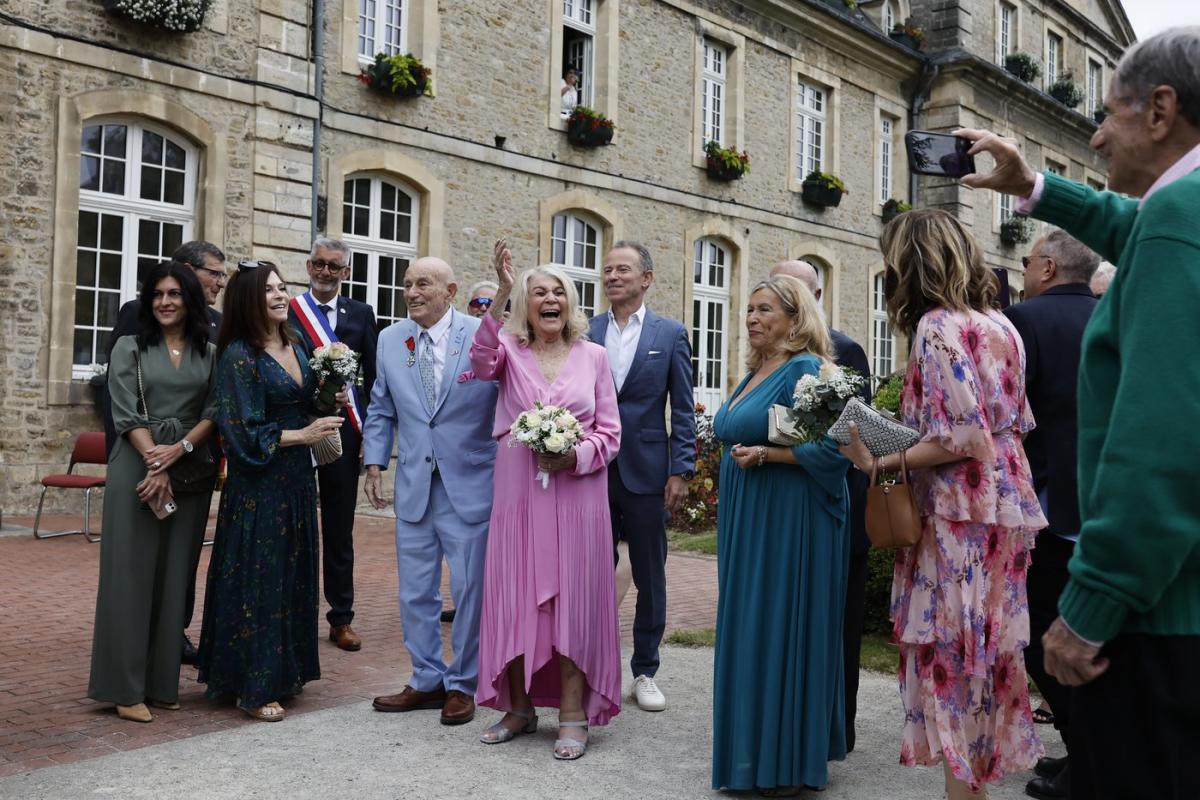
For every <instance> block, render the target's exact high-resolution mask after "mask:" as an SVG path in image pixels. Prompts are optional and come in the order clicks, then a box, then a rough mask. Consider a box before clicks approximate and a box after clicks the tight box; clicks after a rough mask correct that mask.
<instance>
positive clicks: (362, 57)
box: [356, 0, 410, 63]
mask: <svg viewBox="0 0 1200 800" xmlns="http://www.w3.org/2000/svg"><path fill="white" fill-rule="evenodd" d="M409 4H410V0H358V32H357V34H356V37H357V42H358V60H359V61H361V62H363V63H370V62H373V61H374V60H375V55H376V54H377V53H381V52H382V53H383V54H384V55H386V56H390V55H395V54H396V53H407V52H408V50H407V44H408V12H409ZM393 13H395V14H397V15H398V16H399V23H398V25H397V24H396V20H395V18H394V17H393V16H392V14H393ZM368 26H369V30H370V33H368V32H367V30H368ZM392 31H394V32H395V35H394V36H389V35H387V34H388V33H389V32H392Z"/></svg>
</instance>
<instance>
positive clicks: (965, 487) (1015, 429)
mask: <svg viewBox="0 0 1200 800" xmlns="http://www.w3.org/2000/svg"><path fill="white" fill-rule="evenodd" d="M900 413H901V416H902V417H903V419H904V421H905V422H906V423H907V424H909V425H911V426H913V427H916V428H919V429H920V431H921V439H922V441H927V442H934V443H936V444H939V445H941V446H942V447H944V448H945V449H947V450H949V451H951V452H953V453H957V454H959V455H961V456H964V459H963V460H961V461H956V462H954V463H950V464H944V465H942V466H940V467H934V468H931V469H925V470H918V471H915V472H914V473H913V476H912V480H913V491H914V493H915V495H916V497H917V504H918V506H919V507H920V510H921V517H922V521H923V527H924V532H923V535H922V537H921V541H920V542H919V543H918V544H917V545H915V546H914V547H910V548H902V549H900V550H897V551H896V566H895V574H894V578H893V583H892V608H891V611H892V621H893V626H894V627H893V635H894V636H895V640H896V642H897V643H898V644H899V646H900V670H899V676H900V694H901V697H902V699H903V702H904V710H905V719H904V734H903V740H902V743H901V747H900V763H901V764H904V765H906V766H913V765H916V764H936V763H937V762H938V761H940V760H941V759H942V758H943V757H944V758H946V759H948V760H949V762H950V766H951V769H952V770H953V773H954V775H955V777H957V778H959V779H960V780H963V781H965V782H967V783H968V784H969V785H970V786H971V788H972V789H974V790H977V789H979V788H980V787H981V786H983V784H985V783H989V782H992V781H997V780H999V779H1000V778H1002V777H1003V776H1004V775H1006V774H1008V773H1011V772H1018V771H1022V770H1026V769H1029V768H1031V767H1032V766H1033V765H1034V764H1035V763H1036V761H1037V759H1038V758H1039V757H1040V756H1041V755H1042V754H1043V750H1042V745H1041V742H1040V741H1039V739H1038V737H1037V734H1036V733H1035V731H1034V726H1033V719H1032V715H1031V710H1030V707H1029V689H1028V683H1027V680H1026V673H1025V661H1024V657H1023V656H1022V650H1023V649H1024V647H1025V645H1026V644H1028V641H1029V606H1028V602H1027V601H1026V597H1025V575H1026V571H1027V568H1028V565H1029V552H1030V550H1031V549H1032V548H1033V542H1034V536H1035V534H1036V532H1037V531H1038V530H1039V529H1041V528H1044V527H1045V526H1046V524H1047V523H1046V519H1045V517H1043V515H1042V511H1041V508H1040V507H1039V506H1038V501H1037V496H1036V494H1035V493H1034V490H1033V480H1032V477H1031V474H1030V469H1029V462H1028V460H1027V459H1026V457H1025V450H1024V448H1023V446H1022V444H1021V434H1023V433H1026V432H1028V431H1030V430H1032V429H1033V426H1034V421H1033V416H1032V413H1031V412H1030V409H1029V403H1028V402H1027V400H1026V397H1025V351H1024V347H1023V345H1022V344H1021V339H1020V336H1019V335H1018V334H1017V333H1016V330H1015V329H1014V328H1013V327H1012V324H1011V323H1010V322H1009V321H1008V320H1007V319H1006V318H1005V317H1004V316H1003V315H1002V314H1000V313H999V312H996V311H988V312H986V313H983V312H977V311H970V312H961V311H950V310H947V309H935V310H932V311H930V312H929V313H927V314H926V315H925V316H924V317H922V318H921V322H920V324H919V325H918V326H917V330H916V334H915V335H914V338H913V343H912V354H911V356H910V358H909V362H908V370H907V374H906V377H905V382H904V390H903V394H902V396H901V404H900Z"/></svg>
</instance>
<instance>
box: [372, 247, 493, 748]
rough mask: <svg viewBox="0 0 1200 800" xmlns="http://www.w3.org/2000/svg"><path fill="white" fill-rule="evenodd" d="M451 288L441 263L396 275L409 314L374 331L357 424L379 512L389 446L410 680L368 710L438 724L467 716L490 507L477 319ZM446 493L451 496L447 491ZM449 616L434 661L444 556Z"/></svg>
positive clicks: (487, 419)
mask: <svg viewBox="0 0 1200 800" xmlns="http://www.w3.org/2000/svg"><path fill="white" fill-rule="evenodd" d="M457 291H458V284H456V283H455V282H454V271H453V270H452V269H451V268H450V265H449V264H447V263H446V262H445V261H442V260H441V259H440V258H433V257H429V256H427V257H424V258H419V259H417V260H416V261H414V262H413V263H412V264H410V265H409V267H408V269H407V270H406V271H405V273H404V300H405V302H406V303H407V305H408V317H409V318H408V319H406V320H402V321H400V322H396V323H394V324H392V325H390V326H388V327H387V328H385V329H384V330H383V332H382V333H381V334H380V335H379V357H378V359H377V360H376V364H377V366H378V370H379V374H378V377H377V378H376V380H375V388H374V390H373V391H372V392H371V405H370V407H369V410H368V413H367V424H366V427H365V428H364V430H363V453H364V457H363V460H364V463H365V464H366V466H367V479H366V487H365V488H366V493H367V498H368V499H369V500H370V501H371V504H372V505H374V506H375V508H378V509H383V508H386V507H387V501H386V500H385V499H384V497H383V494H382V476H381V474H380V471H381V470H383V469H386V468H387V466H388V464H389V462H390V461H391V455H392V445H393V443H394V442H395V441H396V435H397V434H399V442H400V444H399V447H398V448H397V452H396V480H395V509H396V565H397V568H398V571H399V575H400V622H401V624H402V625H403V627H404V644H405V646H406V647H407V648H408V652H409V655H410V656H411V658H412V665H413V672H412V678H411V679H410V680H409V682H408V684H407V685H406V686H405V687H404V690H403V691H402V692H400V693H399V694H393V695H385V696H382V697H376V698H375V703H374V706H375V709H376V710H377V711H413V710H416V709H433V708H440V709H441V710H442V724H443V725H461V724H462V723H465V722H470V721H471V720H472V719H474V717H475V699H474V698H475V685H476V683H477V681H478V678H479V609H480V605H481V603H482V601H483V559H484V553H485V550H486V545H487V530H488V518H489V517H490V516H491V513H492V467H493V465H494V463H495V460H496V441H495V439H493V438H492V421H493V420H494V419H495V413H494V412H495V408H496V384H495V383H494V382H492V381H481V380H478V379H477V378H476V377H475V373H474V372H472V371H471V365H470V361H469V360H468V357H467V351H468V349H469V348H470V346H471V339H472V338H473V337H474V335H475V329H476V328H478V327H479V320H477V319H475V318H474V317H471V316H469V315H467V314H462V313H460V312H458V311H455V310H454V308H453V305H452V304H453V302H454V295H455V293H457ZM450 490H452V491H453V492H454V500H453V502H451V499H450V494H449V491H450ZM443 554H444V555H445V557H446V561H447V562H448V563H449V565H450V593H451V594H452V595H453V597H454V607H455V608H456V609H457V610H458V613H457V614H456V615H455V618H454V625H453V627H452V628H451V635H450V639H451V645H452V647H453V658H452V659H451V661H450V663H449V664H447V663H446V662H445V661H444V660H443V658H442V626H441V621H440V616H441V611H442V599H441V595H440V593H439V588H440V583H441V576H442V556H443Z"/></svg>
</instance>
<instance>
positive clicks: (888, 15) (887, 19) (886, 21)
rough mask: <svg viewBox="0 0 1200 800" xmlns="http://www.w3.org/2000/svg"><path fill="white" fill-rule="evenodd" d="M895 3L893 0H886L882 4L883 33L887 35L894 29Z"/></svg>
mask: <svg viewBox="0 0 1200 800" xmlns="http://www.w3.org/2000/svg"><path fill="white" fill-rule="evenodd" d="M897 16H898V15H897V14H896V3H895V0H887V2H885V3H884V4H883V32H884V33H887V32H888V31H890V30H891V29H892V28H894V27H896V18H897Z"/></svg>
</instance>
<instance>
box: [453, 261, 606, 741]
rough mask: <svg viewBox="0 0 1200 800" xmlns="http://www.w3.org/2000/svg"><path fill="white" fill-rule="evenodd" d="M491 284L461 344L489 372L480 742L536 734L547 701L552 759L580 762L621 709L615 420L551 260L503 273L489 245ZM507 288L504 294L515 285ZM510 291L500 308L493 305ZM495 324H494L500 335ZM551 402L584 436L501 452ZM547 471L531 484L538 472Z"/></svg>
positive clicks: (600, 358) (595, 351)
mask: <svg viewBox="0 0 1200 800" xmlns="http://www.w3.org/2000/svg"><path fill="white" fill-rule="evenodd" d="M493 263H494V266H495V268H496V277H497V281H498V283H499V284H500V290H499V292H498V293H497V295H496V299H495V301H494V302H493V303H492V307H491V310H490V312H489V313H488V315H487V316H485V317H484V319H483V324H481V325H480V326H479V330H478V331H477V332H476V334H475V340H474V342H473V344H472V345H471V365H472V366H473V367H474V369H475V374H476V376H477V377H479V378H481V379H483V380H496V381H499V384H500V395H499V399H498V400H497V403H496V422H495V426H494V428H493V435H494V436H495V437H496V439H497V441H498V442H499V443H500V445H501V446H500V447H499V448H498V449H497V451H496V471H495V489H494V498H495V499H494V501H493V503H492V518H491V527H490V530H489V532H488V545H487V560H486V562H485V565H484V589H483V610H482V614H481V616H480V623H479V688H478V689H477V690H476V700H477V701H478V703H479V705H481V706H487V707H489V708H495V709H498V710H500V711H505V712H507V713H506V714H505V715H504V718H503V719H501V720H500V722H498V723H496V724H495V725H493V726H491V727H490V728H488V729H487V730H486V731H485V732H484V734H483V736H481V737H480V739H481V741H483V742H484V743H486V744H499V743H501V742H507V741H509V740H510V739H512V738H513V737H514V736H516V735H518V734H521V733H533V732H534V731H536V730H537V716H536V713H535V711H534V707H535V706H553V707H557V708H558V709H559V733H558V737H559V738H558V740H557V741H556V742H555V746H554V757H555V758H558V759H560V760H570V759H575V758H579V757H580V756H582V755H583V753H584V751H585V750H586V749H587V730H588V726H589V725H605V724H607V723H608V721H609V720H610V719H611V718H612V717H613V716H615V715H616V714H617V713H618V712H619V711H620V710H621V700H620V698H621V667H620V633H619V630H618V625H617V604H616V593H615V588H614V579H613V552H612V526H611V523H610V521H609V512H608V464H609V462H610V461H612V460H613V458H615V457H616V455H617V448H618V447H619V445H620V437H621V422H620V417H619V415H618V413H617V393H616V388H615V387H614V385H613V380H612V373H611V372H610V370H609V365H608V355H607V353H606V352H605V350H604V348H603V347H602V346H600V345H596V344H592V343H591V342H588V341H586V331H587V320H586V319H585V318H584V316H583V314H582V312H581V311H580V310H579V299H578V295H577V294H576V291H575V287H574V284H572V282H571V280H570V279H569V278H568V277H567V276H566V275H565V274H564V273H563V272H562V271H561V270H559V269H558V268H557V267H553V266H543V267H534V268H532V269H528V270H525V271H524V272H522V273H521V276H520V279H519V280H516V281H514V277H513V275H514V273H513V267H512V254H511V252H510V251H509V249H508V245H507V243H506V242H504V241H503V240H501V241H498V242H497V243H496V248H495V253H494V257H493ZM514 282H515V283H516V288H515V291H514ZM510 293H512V301H513V303H512V316H511V318H510V319H508V320H507V322H505V321H504V320H503V313H504V307H505V304H506V302H507V300H508V298H509V294H510ZM501 326H503V330H502V329H501ZM535 401H541V402H542V404H544V405H557V406H562V407H564V408H566V409H567V410H569V411H570V412H571V414H573V415H574V416H575V418H576V419H578V420H579V423H580V425H581V427H582V428H583V431H584V437H583V438H582V439H581V440H580V442H579V444H577V445H576V446H575V448H574V450H572V451H570V452H568V453H565V454H563V455H561V456H554V457H549V456H536V455H534V453H533V452H532V451H531V450H529V449H527V448H525V447H524V446H521V445H514V446H509V428H510V427H511V425H512V423H513V420H515V419H516V418H517V416H518V415H519V414H520V413H521V412H523V411H527V410H529V409H531V408H533V406H534V402H535ZM539 469H540V470H542V471H544V472H548V473H549V474H550V480H549V484H548V485H547V486H546V487H545V488H543V486H542V483H541V481H540V480H538V479H537V473H538V471H539Z"/></svg>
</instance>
